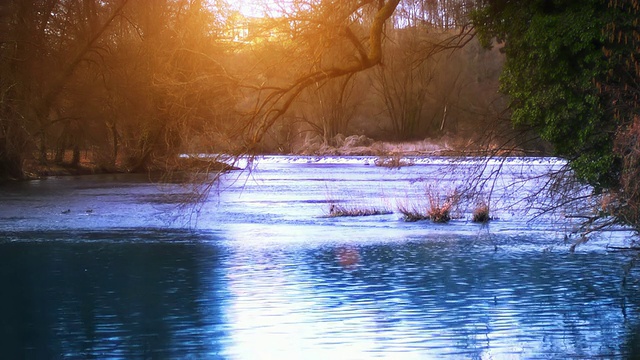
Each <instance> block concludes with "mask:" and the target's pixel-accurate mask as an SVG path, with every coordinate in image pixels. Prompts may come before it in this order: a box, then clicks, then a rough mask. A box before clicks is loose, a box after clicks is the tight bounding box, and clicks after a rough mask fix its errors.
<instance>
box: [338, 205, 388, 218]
mask: <svg viewBox="0 0 640 360" xmlns="http://www.w3.org/2000/svg"><path fill="white" fill-rule="evenodd" d="M392 213H393V211H390V210H388V209H383V208H376V207H359V206H343V205H336V204H330V205H329V215H328V216H329V217H347V216H372V215H388V214H392Z"/></svg>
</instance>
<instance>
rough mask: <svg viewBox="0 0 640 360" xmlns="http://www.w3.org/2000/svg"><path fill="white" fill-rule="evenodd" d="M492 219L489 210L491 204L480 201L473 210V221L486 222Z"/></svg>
mask: <svg viewBox="0 0 640 360" xmlns="http://www.w3.org/2000/svg"><path fill="white" fill-rule="evenodd" d="M491 220H492V217H491V215H490V212H489V205H487V204H485V203H480V204H478V206H476V208H475V209H474V210H473V215H472V218H471V221H473V222H474V223H481V224H485V223H488V222H489V221H491Z"/></svg>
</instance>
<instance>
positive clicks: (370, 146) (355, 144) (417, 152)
mask: <svg viewBox="0 0 640 360" xmlns="http://www.w3.org/2000/svg"><path fill="white" fill-rule="evenodd" d="M71 152H72V151H70V150H69V151H67V153H68V154H66V155H68V156H65V157H64V158H63V161H57V162H54V161H51V162H47V163H45V164H43V163H40V162H38V161H37V160H35V159H32V160H26V161H25V162H24V166H23V168H24V176H23V178H22V179H16V178H9V179H3V180H5V181H6V180H9V181H20V180H37V179H45V178H48V177H58V176H81V175H96V174H120V173H158V174H167V173H173V172H185V171H186V172H189V171H196V172H227V171H233V170H242V169H241V168H238V167H236V166H233V165H229V164H227V163H225V162H222V161H217V160H215V159H211V160H207V159H203V158H195V157H181V156H176V158H174V159H172V160H171V161H166V160H165V161H157V162H155V164H154V166H152V167H150V168H148V169H146V170H145V171H139V170H131V169H128V168H127V167H126V166H125V165H124V161H117V162H116V165H115V166H110V167H104V166H101V165H100V164H99V162H98V161H96V160H95V158H96V156H95V155H94V154H93V153H92V152H91V151H88V150H87V151H82V152H81V156H80V158H79V161H77V164H76V165H72V163H71V161H65V160H67V159H68V158H71ZM255 155H274V154H272V153H267V152H265V153H260V154H255ZM278 155H291V156H375V157H377V159H376V160H375V162H374V165H375V166H379V167H386V168H399V167H403V166H411V165H413V164H412V163H411V162H410V161H407V160H406V159H404V157H431V156H451V157H461V156H478V157H487V156H494V157H495V156H497V157H501V156H522V157H527V156H547V155H548V154H545V153H543V152H536V153H531V152H528V151H525V150H522V149H516V148H513V149H500V148H498V147H492V146H485V147H480V146H474V144H472V143H463V142H462V140H460V139H439V140H422V141H412V142H388V141H375V140H373V139H371V138H368V137H366V136H364V135H352V136H349V137H344V136H342V135H340V136H339V137H338V141H336V146H330V145H327V144H323V143H321V142H311V143H310V144H304V145H302V146H300V147H299V148H298V149H296V151H294V152H291V153H280V154H278ZM231 157H232V156H231Z"/></svg>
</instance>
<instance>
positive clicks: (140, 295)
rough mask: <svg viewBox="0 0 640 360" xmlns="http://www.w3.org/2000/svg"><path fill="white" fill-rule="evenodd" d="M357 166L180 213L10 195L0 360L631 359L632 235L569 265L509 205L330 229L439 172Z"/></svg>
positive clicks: (173, 190)
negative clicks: (476, 219) (336, 213)
mask: <svg viewBox="0 0 640 360" xmlns="http://www.w3.org/2000/svg"><path fill="white" fill-rule="evenodd" d="M364 161H368V160H367V159H364V160H363V159H356V160H353V159H348V161H344V159H336V160H335V161H327V160H326V159H325V160H322V161H316V159H310V158H302V159H297V160H295V161H292V160H291V159H290V158H275V159H270V161H269V160H267V161H264V162H263V163H259V164H258V165H257V166H256V167H255V168H253V171H251V172H242V173H233V174H229V175H227V176H226V177H225V178H224V179H223V181H222V182H221V183H220V184H219V186H216V187H215V189H214V193H212V194H211V196H210V197H209V198H208V200H207V201H206V202H204V203H199V204H197V205H195V206H186V207H180V206H179V205H180V203H181V200H184V199H185V198H187V195H188V190H189V189H188V188H186V187H184V186H182V185H180V184H165V185H158V183H156V182H154V181H151V180H149V179H148V177H145V176H139V175H117V176H110V175H109V176H88V177H78V178H73V177H67V178H57V179H48V180H44V181H33V182H26V183H19V184H8V185H6V186H4V187H2V188H0V196H1V199H2V203H1V204H0V284H2V288H3V293H2V296H1V297H0V349H2V354H3V355H2V358H7V359H21V358H24V359H89V358H99V359H103V358H109V359H119V358H122V359H125V358H126V359H129V358H153V359H165V358H171V359H174V358H176V359H209V358H211V359H281V358H294V359H295V358H305V359H327V358H335V359H369V358H384V359H409V358H411V359H431V358H432V359H443V358H445V359H446V358H450V359H521V358H522V359H565V358H574V359H589V358H614V359H633V358H638V356H639V355H638V354H640V346H639V344H640V283H639V279H640V273H639V272H638V270H637V268H632V270H630V271H628V270H627V265H629V264H630V262H631V261H633V259H634V258H635V256H636V254H634V253H628V252H624V251H614V250H613V249H610V248H608V246H612V245H616V246H617V245H624V244H626V242H627V241H628V239H629V238H628V236H627V234H624V235H623V233H620V232H614V233H605V234H602V235H600V236H598V237H596V238H594V239H593V240H592V241H591V242H589V243H587V244H585V245H583V246H581V247H578V249H577V251H576V252H575V253H571V252H570V251H569V247H570V245H571V243H572V239H568V240H566V239H565V237H564V235H565V233H566V231H565V230H566V229H570V228H571V227H572V226H573V224H569V223H567V221H568V220H566V219H564V218H562V217H558V216H555V217H554V216H551V215H549V216H547V217H544V216H543V217H538V218H537V220H536V221H527V218H526V217H525V216H524V215H522V214H525V213H527V209H517V208H515V207H514V206H508V205H509V204H508V203H509V201H510V200H509V196H506V195H502V197H501V198H500V200H499V202H498V201H496V204H501V205H502V207H498V206H496V210H495V211H496V213H495V215H496V216H498V217H499V219H498V220H495V221H493V222H491V223H490V224H489V225H488V226H481V225H477V224H473V223H471V222H470V221H469V213H468V209H465V208H464V207H463V206H462V205H461V210H460V211H459V216H458V218H456V219H454V220H453V221H452V222H451V223H449V224H433V223H430V222H428V221H423V222H417V223H406V222H403V221H402V220H401V216H400V215H399V214H398V213H397V212H395V213H393V214H388V215H382V216H371V217H362V218H330V217H326V215H327V212H328V204H330V203H339V204H343V205H345V206H351V205H358V206H376V207H386V208H389V209H391V210H394V206H395V203H396V202H398V201H400V202H401V201H407V198H415V197H417V196H419V194H421V193H424V187H425V183H429V182H431V181H433V179H439V180H442V179H444V178H445V177H444V175H442V174H443V173H447V169H446V168H445V167H443V166H445V165H444V164H434V163H425V164H417V165H415V166H412V167H408V168H402V169H399V170H388V169H381V168H377V167H374V166H371V165H369V166H367V165H364ZM506 166H507V168H509V169H511V170H513V171H511V172H510V173H508V174H507V175H505V176H508V177H511V178H514V177H522V176H523V173H525V172H526V173H531V174H532V178H536V177H537V174H539V173H543V172H544V171H546V170H548V169H549V167H553V166H556V165H555V164H554V163H553V162H550V161H540V162H539V163H535V164H531V163H528V164H523V163H522V162H520V161H514V162H512V163H508V164H507V165H506ZM523 169H525V170H526V171H524V170H523ZM514 174H515V175H514ZM453 176H454V177H455V176H457V175H453ZM503 180H504V181H503ZM447 181H449V184H442V182H443V181H440V182H439V185H440V186H443V187H447V186H448V185H450V184H451V183H452V182H454V180H450V179H448V180H447ZM501 181H503V182H504V183H508V182H509V181H508V179H501ZM527 187H528V188H531V189H534V188H535V183H534V182H529V183H528V185H527ZM216 191H219V192H216ZM494 191H498V190H494ZM503 193H504V194H512V193H513V192H510V191H503ZM518 194H519V196H522V193H521V192H519V193H518ZM511 200H513V199H511ZM67 210H69V211H68V212H67Z"/></svg>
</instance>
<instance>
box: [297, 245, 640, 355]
mask: <svg viewBox="0 0 640 360" xmlns="http://www.w3.org/2000/svg"><path fill="white" fill-rule="evenodd" d="M344 249H345V248H338V249H333V248H326V249H321V250H317V252H316V251H314V252H312V253H308V254H307V258H306V259H305V260H306V261H307V262H308V263H309V269H310V270H311V272H312V273H311V274H309V276H312V277H313V278H314V281H315V282H316V283H318V284H320V286H319V288H318V289H316V291H317V292H318V293H321V294H322V295H323V296H320V295H318V298H324V299H331V301H330V302H327V303H326V304H324V305H320V306H325V307H326V308H325V309H324V311H336V310H337V309H336V306H337V307H339V308H340V309H344V311H350V309H351V311H353V309H358V308H359V307H363V308H366V309H362V310H363V311H366V310H371V313H376V314H377V315H376V319H377V320H376V324H377V325H379V326H380V329H378V331H385V330H387V329H388V328H389V327H391V328H393V327H394V326H400V327H406V326H410V327H411V328H412V329H413V330H415V331H417V332H418V333H421V334H422V335H420V336H422V340H423V341H425V346H429V342H430V341H443V340H447V341H448V342H449V343H448V346H453V347H455V348H458V349H465V351H468V352H467V353H466V354H467V355H470V354H474V353H475V354H476V355H478V356H481V355H482V352H483V351H485V350H487V349H491V348H494V349H496V348H501V347H507V346H509V347H511V346H513V342H518V343H521V344H522V346H520V345H519V346H520V347H521V350H522V349H524V350H523V351H524V353H527V351H532V352H535V353H542V354H576V355H579V356H590V355H594V354H601V355H608V356H611V355H615V354H617V353H618V352H622V353H626V352H633V351H634V348H633V347H632V346H631V345H629V344H632V342H631V341H632V340H634V339H636V337H634V336H635V335H633V330H632V329H631V328H627V327H626V326H625V325H624V323H625V322H626V321H627V320H625V315H624V314H623V312H626V318H627V319H638V318H640V311H639V310H640V301H638V299H639V297H638V296H637V294H636V296H635V297H632V296H629V294H628V293H627V294H624V293H623V291H621V289H620V281H621V276H622V271H623V270H622V267H621V266H620V264H621V259H620V258H616V259H614V258H612V257H610V256H606V257H605V256H599V255H597V254H596V255H594V254H586V253H582V254H569V253H564V252H560V253H552V252H539V251H534V252H531V251H518V250H517V249H515V250H503V249H502V248H500V249H498V250H497V251H494V247H493V246H482V244H480V243H479V242H478V241H475V243H474V239H471V238H469V239H460V238H451V239H444V238H441V239H435V240H434V242H422V241H419V242H418V241H417V242H407V243H402V244H389V245H380V244H376V245H362V246H359V247H354V246H352V247H351V248H349V249H350V253H357V254H358V265H357V266H355V267H344V266H343V259H344V258H345V255H344V254H345V252H344ZM347 258H348V257H347ZM311 264H313V265H311ZM336 299H339V301H336ZM345 316H348V315H346V314H345ZM378 318H379V319H378ZM378 320H380V321H378ZM394 324H395V325H394ZM413 327H415V329H414V328H413ZM636 328H637V327H636ZM435 333H438V336H437V337H436V338H437V339H435V340H434V339H432V336H431V335H430V334H432V335H433V334H435ZM506 333H508V334H509V335H508V338H509V339H510V340H504V339H503V338H501V337H503V336H504V335H505V334H506ZM626 337H630V339H629V340H628V341H627V340H626V339H625V338H626ZM631 337H633V339H631ZM505 341H510V343H508V344H507V343H505ZM624 343H626V345H624ZM527 344H528V345H527ZM503 350H504V349H503Z"/></svg>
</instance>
